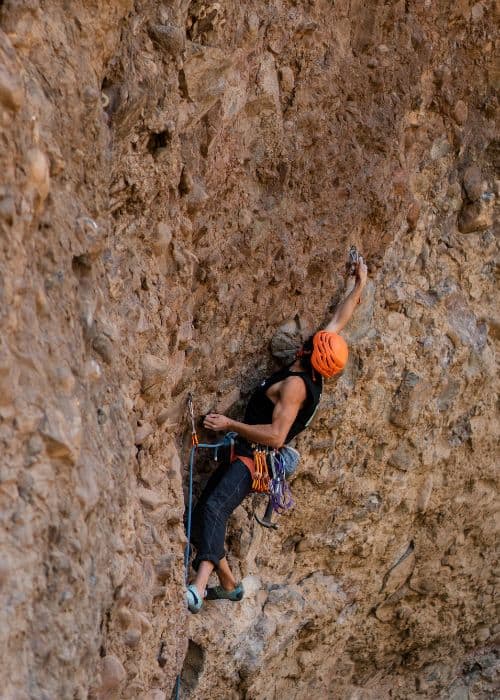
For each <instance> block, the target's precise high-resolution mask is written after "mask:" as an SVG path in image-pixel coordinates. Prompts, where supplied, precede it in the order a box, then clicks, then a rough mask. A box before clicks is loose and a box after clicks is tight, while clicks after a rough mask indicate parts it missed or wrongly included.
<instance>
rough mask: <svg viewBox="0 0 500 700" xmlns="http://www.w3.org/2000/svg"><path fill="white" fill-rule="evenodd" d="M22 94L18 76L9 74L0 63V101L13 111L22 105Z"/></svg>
mask: <svg viewBox="0 0 500 700" xmlns="http://www.w3.org/2000/svg"><path fill="white" fill-rule="evenodd" d="M23 102H24V94H23V88H22V85H21V81H20V79H19V77H18V76H14V75H11V74H10V73H9V72H8V71H7V68H6V67H5V66H3V65H2V64H0V103H1V104H2V105H3V106H4V107H6V108H7V109H10V110H12V111H13V112H17V111H19V109H21V107H22V106H23Z"/></svg>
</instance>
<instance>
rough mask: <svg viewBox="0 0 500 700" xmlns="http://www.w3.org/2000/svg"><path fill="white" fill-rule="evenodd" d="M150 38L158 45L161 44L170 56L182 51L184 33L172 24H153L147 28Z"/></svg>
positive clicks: (184, 39)
mask: <svg viewBox="0 0 500 700" xmlns="http://www.w3.org/2000/svg"><path fill="white" fill-rule="evenodd" d="M149 33H150V35H151V38H152V39H154V40H155V41H156V42H157V43H158V44H160V46H163V48H164V49H166V50H167V51H168V52H169V53H170V54H172V56H177V55H178V54H180V53H182V51H184V47H185V44H186V34H185V32H184V31H183V30H182V29H181V28H180V27H176V26H175V25H173V24H155V25H154V26H152V27H151V28H150V30H149Z"/></svg>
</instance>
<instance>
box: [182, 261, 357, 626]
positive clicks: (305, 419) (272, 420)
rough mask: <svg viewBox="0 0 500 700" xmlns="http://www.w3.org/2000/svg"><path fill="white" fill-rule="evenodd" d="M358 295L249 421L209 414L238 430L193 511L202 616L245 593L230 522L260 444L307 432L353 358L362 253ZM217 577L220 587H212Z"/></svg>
mask: <svg viewBox="0 0 500 700" xmlns="http://www.w3.org/2000/svg"><path fill="white" fill-rule="evenodd" d="M354 274H355V284H354V287H353V289H352V291H351V292H350V293H349V294H348V295H347V296H346V298H345V299H344V300H343V301H341V302H340V304H339V305H338V306H337V308H336V309H335V312H334V314H333V317H332V319H331V321H330V322H329V323H328V324H327V325H326V326H325V328H324V329H323V330H320V331H318V332H317V333H315V334H314V335H313V336H312V337H311V338H309V339H308V340H306V342H305V343H304V344H303V346H302V348H301V349H300V350H299V351H298V352H297V355H296V358H295V361H294V362H293V363H292V364H291V365H289V366H288V367H286V368H285V369H282V370H280V371H279V372H276V373H275V374H273V375H272V376H271V377H269V378H268V379H266V380H264V381H263V382H262V383H261V385H260V386H259V387H258V388H257V390H256V391H255V392H254V393H253V394H252V396H251V397H250V400H249V402H248V405H247V408H246V411H245V417H244V420H243V422H239V421H236V420H233V419H232V418H228V417H227V416H223V415H220V414H218V413H210V414H208V415H207V416H206V417H205V419H204V426H205V428H208V429H209V430H214V431H224V432H227V431H233V432H235V433H237V438H236V442H235V449H234V453H235V459H234V461H232V462H231V463H229V464H221V465H220V466H219V467H218V468H217V470H216V471H215V472H214V474H212V476H211V477H210V479H209V480H208V482H207V485H206V486H205V489H204V490H203V492H202V494H201V496H200V498H199V500H198V502H197V504H196V506H195V509H194V512H193V528H192V537H191V541H192V544H193V545H194V546H195V548H196V557H195V559H194V561H193V568H194V569H195V571H196V577H195V579H194V580H193V581H192V583H191V584H190V585H189V586H188V587H187V592H186V598H187V603H188V608H189V610H190V611H191V612H192V613H197V612H199V610H200V609H201V607H202V605H203V600H204V598H207V599H209V600H214V599H219V598H221V599H226V600H231V601H240V600H241V599H242V598H243V595H244V591H243V586H242V584H241V583H237V582H236V580H235V578H234V576H233V574H232V572H231V569H230V568H229V564H228V561H227V559H226V556H225V550H224V540H225V535H226V525H227V521H228V519H229V516H230V515H231V513H232V512H233V511H234V510H235V508H236V507H237V506H239V505H240V503H241V502H242V501H243V499H244V498H245V496H247V495H248V494H249V493H250V492H251V490H252V483H253V468H254V462H253V455H254V453H253V448H252V445H254V446H255V444H258V445H262V446H266V447H269V448H271V449H279V448H280V447H282V446H283V445H285V444H286V443H288V442H289V441H290V440H292V439H293V438H294V437H295V436H296V435H298V433H300V432H301V431H302V430H304V429H305V428H306V427H307V425H308V424H309V422H310V420H311V419H312V417H313V415H314V413H315V411H316V408H317V406H318V403H319V400H320V397H321V391H322V387H323V378H329V377H333V376H334V375H336V374H338V373H339V372H341V371H342V369H343V368H344V366H345V364H346V361H347V355H348V350H347V344H346V342H345V340H344V339H343V338H342V336H340V335H339V332H340V331H341V330H342V328H344V326H345V325H346V324H347V322H348V321H349V319H350V318H351V316H352V314H353V313H354V310H355V308H356V305H357V304H358V303H359V301H360V298H361V292H362V290H363V288H364V286H365V284H366V280H367V267H366V264H365V262H364V260H363V258H362V257H361V256H359V258H358V260H357V262H356V264H355V267H354ZM214 570H215V572H216V573H217V576H218V578H219V583H220V585H218V586H213V587H210V588H207V584H208V580H209V577H210V575H211V573H212V571H214Z"/></svg>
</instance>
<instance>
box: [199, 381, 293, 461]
mask: <svg viewBox="0 0 500 700" xmlns="http://www.w3.org/2000/svg"><path fill="white" fill-rule="evenodd" d="M305 399H306V388H305V385H304V382H303V380H302V379H300V377H288V379H286V380H285V381H283V384H282V386H281V389H280V394H279V399H278V401H277V402H276V404H275V405H274V411H273V420H272V423H269V424H268V425H249V424H248V423H240V422H239V421H236V420H233V419H232V418H228V417H227V416H222V415H220V414H219V413H209V414H208V416H206V417H205V420H204V422H203V425H204V426H205V428H208V429H209V430H234V431H235V432H236V433H238V435H241V437H243V438H245V440H248V441H249V442H256V443H258V444H259V445H269V447H273V448H274V449H278V448H280V447H281V446H282V445H283V444H284V442H285V439H286V436H287V435H288V431H289V430H290V428H291V427H292V424H293V421H294V420H295V418H296V417H297V413H298V412H299V410H300V407H301V406H302V404H303V403H304V401H305Z"/></svg>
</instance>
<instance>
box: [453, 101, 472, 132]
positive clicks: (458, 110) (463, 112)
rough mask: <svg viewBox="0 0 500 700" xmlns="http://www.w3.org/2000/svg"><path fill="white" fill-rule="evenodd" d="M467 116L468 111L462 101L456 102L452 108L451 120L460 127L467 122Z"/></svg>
mask: <svg viewBox="0 0 500 700" xmlns="http://www.w3.org/2000/svg"><path fill="white" fill-rule="evenodd" d="M468 115H469V110H468V107H467V105H466V104H465V102H464V101H463V100H458V102H457V103H456V104H455V106H454V107H453V118H454V119H455V121H456V122H457V124H460V126H462V125H463V124H465V122H466V121H467V117H468Z"/></svg>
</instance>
